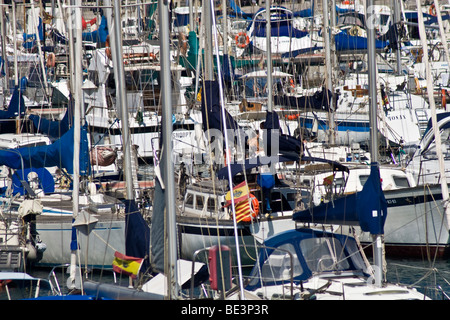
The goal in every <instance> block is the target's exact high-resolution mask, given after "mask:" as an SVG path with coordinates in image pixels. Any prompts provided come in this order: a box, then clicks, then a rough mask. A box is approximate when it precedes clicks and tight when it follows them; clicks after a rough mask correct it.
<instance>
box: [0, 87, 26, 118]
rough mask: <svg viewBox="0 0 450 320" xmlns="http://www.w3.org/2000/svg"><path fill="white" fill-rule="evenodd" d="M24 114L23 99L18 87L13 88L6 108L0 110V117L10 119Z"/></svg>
mask: <svg viewBox="0 0 450 320" xmlns="http://www.w3.org/2000/svg"><path fill="white" fill-rule="evenodd" d="M19 115H20V116H23V115H25V101H24V99H23V96H22V94H21V93H20V90H19V88H18V87H16V88H14V92H13V95H12V97H11V101H10V102H9V106H8V110H5V111H3V110H0V119H12V118H15V117H17V116H19Z"/></svg>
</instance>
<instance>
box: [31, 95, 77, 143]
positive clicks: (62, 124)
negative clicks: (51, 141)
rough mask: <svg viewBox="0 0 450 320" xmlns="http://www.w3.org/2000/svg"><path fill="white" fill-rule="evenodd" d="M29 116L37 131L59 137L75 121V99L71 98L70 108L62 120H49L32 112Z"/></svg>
mask: <svg viewBox="0 0 450 320" xmlns="http://www.w3.org/2000/svg"><path fill="white" fill-rule="evenodd" d="M28 118H29V119H30V120H31V121H33V124H34V126H35V127H36V128H37V131H38V132H40V133H43V134H46V135H48V136H49V137H51V138H59V137H61V136H62V135H63V134H65V133H66V132H67V131H69V129H70V126H71V125H72V122H73V100H72V99H70V101H69V105H68V108H67V110H66V113H65V115H64V117H63V118H62V120H49V119H46V118H42V117H40V116H38V115H35V114H30V115H29V116H28Z"/></svg>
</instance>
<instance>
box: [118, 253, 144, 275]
mask: <svg viewBox="0 0 450 320" xmlns="http://www.w3.org/2000/svg"><path fill="white" fill-rule="evenodd" d="M143 260H144V259H143V258H135V257H130V256H126V255H124V254H122V253H120V252H118V251H116V252H115V253H114V260H113V263H112V266H113V270H114V272H117V273H120V274H124V275H127V276H130V277H131V278H133V279H135V278H136V277H137V275H138V273H139V269H140V268H141V265H142V261H143Z"/></svg>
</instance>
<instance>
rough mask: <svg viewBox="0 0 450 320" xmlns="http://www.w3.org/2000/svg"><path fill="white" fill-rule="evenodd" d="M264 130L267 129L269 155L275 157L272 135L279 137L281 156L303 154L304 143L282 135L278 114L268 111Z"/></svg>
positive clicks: (266, 138)
mask: <svg viewBox="0 0 450 320" xmlns="http://www.w3.org/2000/svg"><path fill="white" fill-rule="evenodd" d="M264 129H266V130H267V131H266V134H267V137H265V139H264V141H265V145H267V150H268V151H269V153H268V155H272V156H273V155H274V154H272V153H273V152H275V151H276V149H275V150H272V134H277V135H278V140H277V142H278V152H279V153H280V154H281V155H286V154H294V155H295V154H300V153H302V152H303V150H304V149H303V144H302V142H301V141H300V140H299V139H297V138H295V137H292V136H290V135H287V134H282V133H281V129H280V121H279V118H278V114H277V113H276V112H272V111H267V114H266V121H265V122H264Z"/></svg>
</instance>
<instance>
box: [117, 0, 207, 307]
mask: <svg viewBox="0 0 450 320" xmlns="http://www.w3.org/2000/svg"><path fill="white" fill-rule="evenodd" d="M116 1H117V0H116ZM207 2H208V1H207ZM158 13H159V38H160V52H161V54H160V56H161V104H162V112H163V115H162V118H163V121H164V123H163V124H162V136H163V151H162V161H164V172H163V174H164V184H165V192H164V197H165V199H164V200H165V202H166V217H167V235H168V237H169V239H168V248H167V250H168V255H167V256H168V270H167V275H166V276H167V277H166V278H167V282H168V283H167V290H168V293H167V297H168V299H177V298H178V296H179V285H178V280H177V278H178V270H177V269H178V268H177V242H176V235H177V226H176V210H175V176H174V168H173V162H172V161H171V156H172V140H171V138H172V129H173V128H172V92H171V87H172V86H171V74H170V63H171V62H170V47H169V37H170V30H169V3H168V1H167V0H162V1H160V2H159V12H158ZM210 30H211V29H210ZM210 32H211V31H210Z"/></svg>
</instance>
